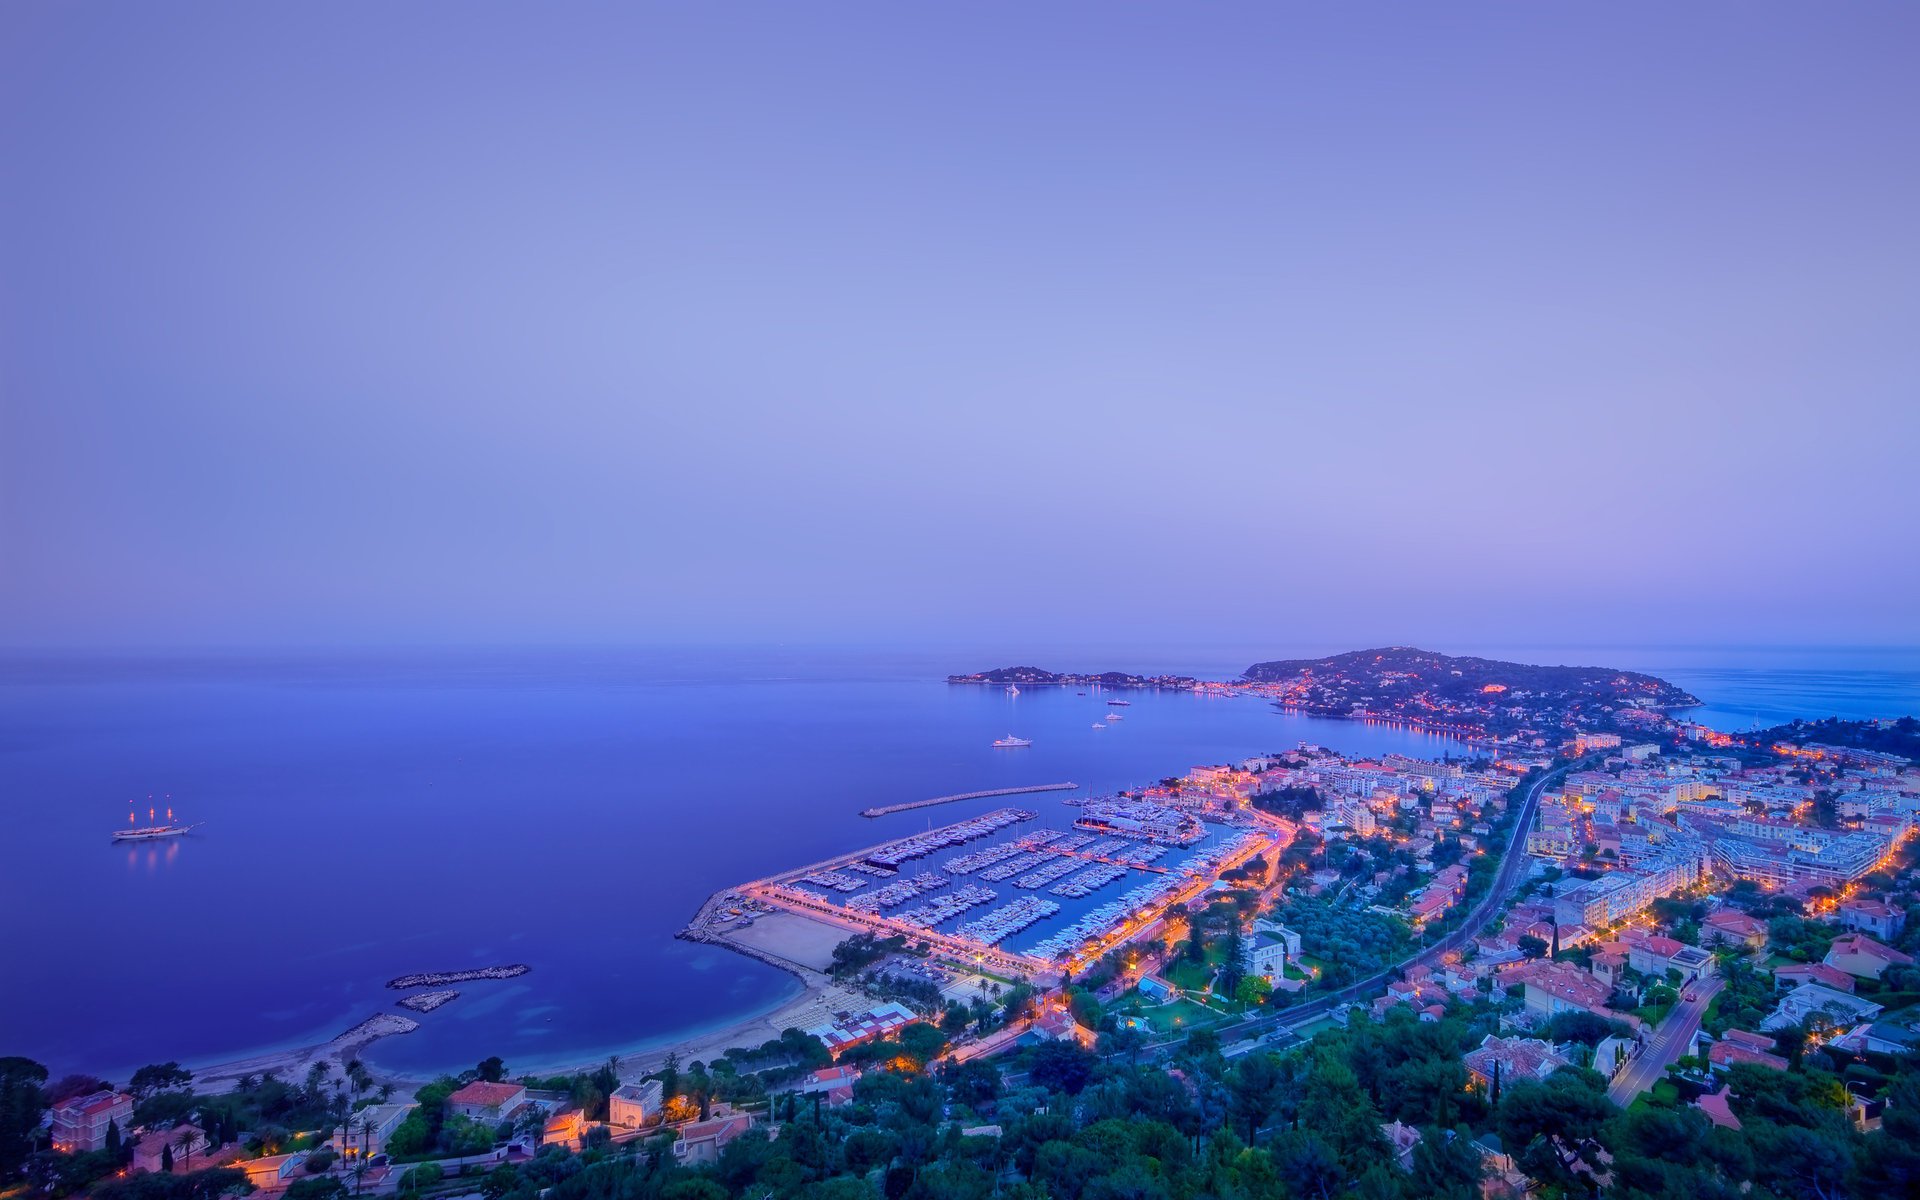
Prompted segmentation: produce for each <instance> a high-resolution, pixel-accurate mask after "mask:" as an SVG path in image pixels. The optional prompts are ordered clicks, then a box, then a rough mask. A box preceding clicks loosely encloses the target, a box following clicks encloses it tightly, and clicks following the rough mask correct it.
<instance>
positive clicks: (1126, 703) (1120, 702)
mask: <svg viewBox="0 0 1920 1200" xmlns="http://www.w3.org/2000/svg"><path fill="white" fill-rule="evenodd" d="M1107 703H1108V704H1117V705H1119V706H1120V707H1121V708H1132V707H1133V701H1131V700H1109V701H1107Z"/></svg>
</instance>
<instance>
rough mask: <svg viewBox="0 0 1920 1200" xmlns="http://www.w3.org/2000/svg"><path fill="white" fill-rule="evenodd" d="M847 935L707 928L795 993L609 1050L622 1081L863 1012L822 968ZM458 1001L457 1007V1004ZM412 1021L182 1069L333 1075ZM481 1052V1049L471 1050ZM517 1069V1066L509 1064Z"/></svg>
mask: <svg viewBox="0 0 1920 1200" xmlns="http://www.w3.org/2000/svg"><path fill="white" fill-rule="evenodd" d="M847 932H848V931H847V930H845V929H842V928H840V927H838V926H835V925H830V924H827V923H826V922H823V921H815V920H812V919H810V918H808V917H805V916H801V915H799V914H797V913H789V912H776V913H768V914H764V915H762V916H760V917H759V918H757V919H756V920H755V921H753V922H752V923H751V924H747V925H738V926H734V927H730V928H726V929H724V930H710V931H708V932H706V933H705V934H704V935H703V936H702V938H701V940H702V941H706V942H709V943H711V944H714V945H720V946H726V947H727V948H729V949H732V950H735V951H737V952H739V953H742V954H746V955H748V956H749V957H752V958H757V959H759V960H761V961H762V962H765V963H768V964H770V965H773V966H777V967H779V968H780V969H782V970H784V971H786V972H788V973H789V974H791V975H793V976H794V977H795V978H797V979H799V980H800V983H801V989H802V990H801V993H800V994H799V995H798V996H795V997H793V998H792V999H790V1000H787V1001H785V1002H783V1003H781V1004H780V1005H779V1006H778V1007H776V1008H773V1009H771V1010H769V1011H767V1012H764V1013H760V1014H757V1015H755V1016H751V1017H746V1018H744V1019H742V1020H739V1021H735V1022H733V1023H732V1024H729V1025H725V1026H722V1027H719V1028H716V1029H711V1030H703V1031H698V1032H693V1033H689V1034H687V1035H686V1036H684V1037H677V1038H667V1039H662V1038H659V1037H657V1036H656V1037H651V1038H648V1039H646V1040H645V1041H643V1042H636V1043H635V1044H634V1045H633V1046H632V1047H631V1048H630V1049H626V1050H620V1049H616V1050H614V1051H612V1054H613V1056H614V1057H616V1058H617V1059H618V1060H619V1072H620V1077H621V1078H622V1079H623V1080H633V1079H638V1078H640V1077H641V1076H643V1075H647V1074H650V1073H652V1072H654V1071H657V1070H659V1069H660V1067H661V1065H662V1064H663V1063H664V1062H665V1060H666V1057H667V1055H668V1054H670V1053H677V1054H678V1055H679V1056H680V1062H681V1064H682V1065H683V1066H684V1065H685V1064H687V1063H692V1062H711V1061H713V1060H714V1059H716V1058H719V1057H720V1056H721V1055H722V1054H724V1053H725V1052H726V1051H728V1050H730V1049H733V1048H734V1047H752V1046H758V1045H760V1044H761V1043H763V1042H766V1041H770V1040H772V1039H774V1038H777V1037H779V1036H780V1034H781V1033H782V1032H784V1031H785V1030H788V1029H805V1028H807V1027H809V1026H813V1025H819V1024H823V1023H825V1022H826V1021H828V1020H831V1019H832V1017H833V1015H834V1014H835V1013H836V1012H845V1011H848V1010H850V1009H859V1008H863V1007H865V1006H866V1005H868V1004H870V1003H872V1000H871V998H870V997H868V996H866V995H865V994H864V993H862V992H860V991H859V990H858V989H856V988H851V987H847V986H845V985H844V984H841V983H839V982H837V981H836V980H834V979H833V978H832V977H831V976H829V975H827V974H826V973H825V971H824V970H823V969H822V968H824V967H826V966H827V965H828V964H829V963H831V962H832V961H833V948H834V947H835V946H836V945H838V944H839V943H840V942H841V941H842V940H844V939H845V938H846V937H847ZM456 1003H457V1002H456ZM417 1027H418V1024H417V1022H415V1020H414V1019H413V1018H411V1017H405V1016H401V1015H400V1014H398V1013H379V1014H376V1015H375V1016H372V1017H370V1018H368V1019H367V1020H365V1021H362V1022H361V1023H359V1024H358V1025H355V1026H354V1027H353V1028H351V1029H349V1030H347V1031H346V1032H344V1033H342V1034H340V1036H338V1037H336V1038H334V1039H333V1040H332V1041H329V1042H324V1043H321V1044H318V1045H311V1046H300V1047H295V1048H292V1049H287V1050H279V1051H274V1052H271V1053H267V1054H260V1055H254V1056H252V1057H248V1058H241V1059H234V1060H231V1061H227V1062H219V1063H214V1064H210V1065H202V1064H189V1066H190V1067H191V1068H192V1070H193V1072H194V1084H195V1086H196V1087H197V1088H198V1089H199V1090H201V1091H205V1092H223V1091H229V1090H231V1089H232V1087H233V1086H234V1083H235V1082H236V1081H237V1080H239V1079H240V1078H241V1077H242V1076H246V1075H259V1074H263V1073H265V1072H267V1071H273V1072H275V1073H276V1074H278V1075H279V1076H280V1078H282V1079H287V1080H297V1079H299V1078H301V1077H302V1076H304V1075H305V1074H306V1073H307V1071H308V1070H309V1069H310V1068H311V1067H312V1066H313V1064H315V1063H325V1064H327V1065H328V1066H329V1067H330V1068H331V1069H332V1070H333V1071H334V1073H335V1074H340V1073H342V1067H343V1064H345V1063H346V1062H348V1061H350V1060H352V1059H355V1058H358V1057H360V1056H361V1055H362V1054H364V1053H365V1051H366V1049H367V1047H369V1046H371V1045H372V1044H373V1043H375V1042H376V1041H378V1040H379V1039H381V1038H383V1037H394V1036H404V1035H405V1034H406V1033H408V1032H411V1031H412V1030H413V1029H415V1028H417ZM477 1053H479V1054H484V1053H486V1050H485V1049H484V1048H481V1049H480V1050H478V1051H477ZM606 1059H607V1055H606V1054H601V1055H599V1056H597V1057H594V1058H588V1059H581V1060H579V1061H563V1062H560V1063H542V1064H540V1065H539V1066H537V1067H533V1068H526V1069H528V1070H529V1071H530V1073H535V1074H542V1075H562V1074H569V1073H571V1072H574V1071H589V1070H593V1069H594V1068H596V1067H599V1066H601V1065H602V1064H603V1063H605V1062H606ZM366 1065H367V1067H368V1069H369V1071H370V1072H371V1073H372V1075H373V1077H374V1079H375V1080H377V1081H378V1082H381V1083H391V1084H393V1085H394V1087H395V1090H396V1091H398V1092H400V1093H403V1094H404V1093H406V1092H408V1091H410V1090H411V1089H412V1088H414V1087H417V1086H419V1085H420V1084H423V1083H426V1082H428V1081H429V1077H426V1076H422V1075H419V1074H417V1073H415V1074H407V1073H397V1072H393V1071H385V1070H382V1069H380V1068H379V1067H378V1066H377V1065H376V1064H373V1063H367V1064H366ZM509 1065H510V1066H512V1067H514V1068H515V1070H516V1072H518V1071H519V1070H520V1069H522V1068H521V1067H520V1066H519V1065H517V1064H509Z"/></svg>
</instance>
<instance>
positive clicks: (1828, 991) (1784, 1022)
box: [1760, 983, 1883, 1029]
mask: <svg viewBox="0 0 1920 1200" xmlns="http://www.w3.org/2000/svg"><path fill="white" fill-rule="evenodd" d="M1882 1011H1883V1010H1882V1009H1881V1007H1880V1005H1878V1004H1874V1003H1873V1002H1871V1001H1868V1000H1862V999H1861V998H1860V997H1858V996H1852V995H1849V994H1847V993H1846V992H1837V991H1835V990H1834V989H1832V988H1830V987H1822V986H1820V985H1819V984H1817V983H1803V984H1801V985H1800V986H1799V987H1797V988H1795V989H1793V990H1792V991H1791V992H1788V993H1787V994H1786V995H1785V996H1784V997H1782V998H1781V1000H1780V1004H1779V1006H1778V1007H1776V1008H1775V1009H1774V1010H1773V1012H1772V1014H1771V1015H1769V1016H1768V1017H1767V1019H1766V1020H1764V1021H1762V1022H1761V1023H1760V1028H1762V1029H1782V1028H1785V1027H1786V1026H1788V1025H1798V1024H1802V1023H1804V1022H1806V1021H1808V1020H1809V1019H1811V1020H1812V1021H1813V1022H1814V1023H1815V1024H1817V1025H1828V1026H1834V1025H1857V1024H1859V1023H1860V1022H1862V1021H1871V1020H1873V1019H1874V1018H1875V1017H1877V1016H1879V1015H1880V1013H1881V1012H1882Z"/></svg>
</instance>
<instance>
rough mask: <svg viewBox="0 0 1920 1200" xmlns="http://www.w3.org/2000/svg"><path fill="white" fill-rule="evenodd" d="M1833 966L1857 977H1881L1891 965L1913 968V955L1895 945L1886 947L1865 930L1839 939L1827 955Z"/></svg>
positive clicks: (1825, 961)
mask: <svg viewBox="0 0 1920 1200" xmlns="http://www.w3.org/2000/svg"><path fill="white" fill-rule="evenodd" d="M1821 961H1822V962H1824V963H1826V964H1827V965H1828V966H1830V967H1838V968H1839V969H1840V970H1842V971H1845V972H1846V973H1847V974H1849V975H1852V976H1853V977H1854V978H1856V979H1878V978H1880V975H1881V973H1882V972H1884V971H1885V970H1886V969H1887V968H1888V967H1896V966H1898V967H1910V966H1912V965H1913V958H1912V956H1910V955H1906V954H1902V953H1901V952H1900V951H1898V950H1895V949H1894V948H1893V947H1891V946H1883V945H1881V944H1880V943H1879V942H1876V941H1874V940H1873V939H1872V938H1870V937H1868V936H1867V935H1866V934H1864V933H1850V934H1848V935H1847V936H1845V937H1841V938H1835V939H1834V941H1833V946H1832V947H1831V948H1830V949H1828V951H1827V956H1826V958H1824V959H1822V960H1821Z"/></svg>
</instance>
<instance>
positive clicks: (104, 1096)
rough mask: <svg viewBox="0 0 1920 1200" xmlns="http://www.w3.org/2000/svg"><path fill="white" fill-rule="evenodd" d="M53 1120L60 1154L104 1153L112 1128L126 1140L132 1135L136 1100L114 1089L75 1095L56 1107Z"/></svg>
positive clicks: (54, 1139) (53, 1128) (55, 1144)
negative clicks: (130, 1129)
mask: <svg viewBox="0 0 1920 1200" xmlns="http://www.w3.org/2000/svg"><path fill="white" fill-rule="evenodd" d="M52 1120H53V1124H52V1133H53V1148H54V1149H55V1150H58V1151H60V1153H62V1154H84V1153H86V1152H87V1151H89V1150H104V1149H105V1148H106V1145H107V1127H108V1126H114V1127H116V1128H118V1129H119V1131H120V1134H121V1136H122V1137H125V1136H127V1134H128V1133H129V1132H130V1131H129V1129H128V1126H129V1125H131V1124H132V1122H133V1097H132V1096H129V1095H127V1094H125V1093H124V1092H116V1091H113V1090H112V1089H103V1090H101V1091H98V1092H92V1093H89V1094H88V1095H85V1096H75V1097H73V1098H72V1099H70V1100H63V1101H62V1102H60V1103H59V1104H57V1105H55V1106H54V1109H53V1118H52Z"/></svg>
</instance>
